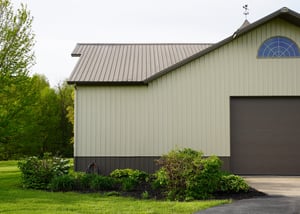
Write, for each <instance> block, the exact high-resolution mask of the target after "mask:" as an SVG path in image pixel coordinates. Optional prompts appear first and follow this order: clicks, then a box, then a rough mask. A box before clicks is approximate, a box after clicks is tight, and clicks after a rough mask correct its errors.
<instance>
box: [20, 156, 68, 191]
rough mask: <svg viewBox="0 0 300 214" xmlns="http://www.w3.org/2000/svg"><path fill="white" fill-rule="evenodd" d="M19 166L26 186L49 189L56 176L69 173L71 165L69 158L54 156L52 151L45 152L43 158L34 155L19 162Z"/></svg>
mask: <svg viewBox="0 0 300 214" xmlns="http://www.w3.org/2000/svg"><path fill="white" fill-rule="evenodd" d="M18 167H19V168H20V170H21V173H22V183H23V186H24V187H25V188H32V189H47V187H48V185H49V183H50V181H51V180H52V179H53V178H54V177H55V176H61V175H64V174H67V173H68V171H69V168H70V165H69V160H67V159H62V158H59V157H52V156H51V154H50V153H45V154H44V156H43V157H42V158H41V159H39V158H38V157H36V156H32V157H29V158H27V159H25V160H24V161H20V162H18Z"/></svg>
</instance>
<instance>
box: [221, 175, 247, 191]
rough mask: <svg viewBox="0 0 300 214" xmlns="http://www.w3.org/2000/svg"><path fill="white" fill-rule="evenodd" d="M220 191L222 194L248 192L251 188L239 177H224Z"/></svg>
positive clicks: (222, 177)
mask: <svg viewBox="0 0 300 214" xmlns="http://www.w3.org/2000/svg"><path fill="white" fill-rule="evenodd" d="M219 190H220V191H222V192H248V191H249V186H248V184H247V183H246V182H245V180H244V179H243V178H241V177H240V176H237V175H232V174H229V175H222V176H221V179H220V187H219Z"/></svg>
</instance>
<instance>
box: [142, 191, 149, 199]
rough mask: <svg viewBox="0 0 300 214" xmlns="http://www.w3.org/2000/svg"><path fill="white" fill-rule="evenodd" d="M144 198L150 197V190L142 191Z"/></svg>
mask: <svg viewBox="0 0 300 214" xmlns="http://www.w3.org/2000/svg"><path fill="white" fill-rule="evenodd" d="M141 197H142V199H149V197H150V196H149V192H148V191H144V192H142V195H141Z"/></svg>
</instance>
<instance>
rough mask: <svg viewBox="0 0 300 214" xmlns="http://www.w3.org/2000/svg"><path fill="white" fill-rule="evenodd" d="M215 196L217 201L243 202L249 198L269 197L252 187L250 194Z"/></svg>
mask: <svg viewBox="0 0 300 214" xmlns="http://www.w3.org/2000/svg"><path fill="white" fill-rule="evenodd" d="M213 196H214V198H215V199H233V200H241V199H247V198H256V197H263V196H267V194H266V193H263V192H260V191H258V190H256V189H254V188H252V187H250V189H249V191H248V192H238V193H236V192H229V193H228V192H216V193H214V194H213Z"/></svg>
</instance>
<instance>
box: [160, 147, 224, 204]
mask: <svg viewBox="0 0 300 214" xmlns="http://www.w3.org/2000/svg"><path fill="white" fill-rule="evenodd" d="M202 155H203V154H202V152H198V151H195V150H192V149H189V148H185V149H182V150H179V149H176V150H172V151H171V152H169V153H168V154H166V155H163V156H162V157H161V158H160V159H159V160H158V164H159V165H160V166H161V167H162V169H163V171H164V173H165V174H163V171H162V172H157V174H159V173H161V176H162V177H161V178H160V179H161V181H160V182H161V183H163V184H164V185H166V189H167V198H168V199H170V200H191V199H206V198H209V197H210V196H211V193H213V192H214V191H216V190H217V189H218V187H219V181H220V176H221V164H222V163H221V161H220V159H219V158H218V157H216V156H211V157H209V158H204V157H203V156H202ZM164 177H165V178H166V180H164V179H165V178H164ZM157 182H158V181H156V185H157Z"/></svg>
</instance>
